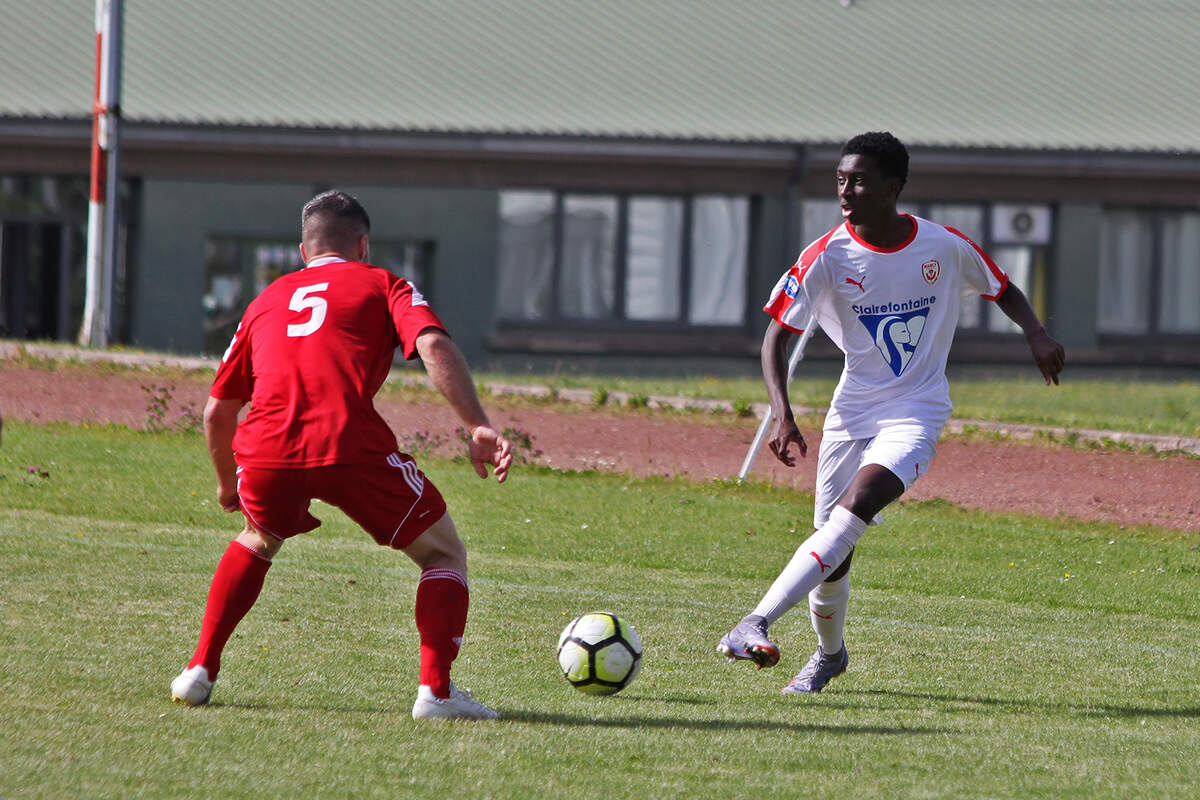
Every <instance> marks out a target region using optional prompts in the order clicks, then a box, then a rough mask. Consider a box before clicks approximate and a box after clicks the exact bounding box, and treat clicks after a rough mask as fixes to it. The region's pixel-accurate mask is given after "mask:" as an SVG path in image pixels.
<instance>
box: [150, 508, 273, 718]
mask: <svg viewBox="0 0 1200 800" xmlns="http://www.w3.org/2000/svg"><path fill="white" fill-rule="evenodd" d="M282 544H283V542H282V541H281V540H278V539H271V538H270V537H267V536H265V535H264V534H263V533H262V532H260V531H258V530H257V529H255V528H254V527H252V526H251V524H250V523H249V522H247V523H246V528H245V529H244V530H243V531H242V532H241V533H240V534H238V536H237V538H235V539H234V540H233V541H231V542H230V543H229V547H227V548H226V549H225V553H224V555H222V556H221V560H220V561H218V562H217V569H216V571H215V572H214V573H213V579H212V584H211V585H210V586H209V589H208V601H207V603H206V604H205V608H204V618H203V621H202V622H201V624H200V639H199V641H198V642H197V643H196V650H195V652H194V653H193V654H192V658H191V660H190V661H188V665H187V668H185V669H184V671H183V672H182V673H181V674H180V675H179V676H178V677H177V678H175V680H174V681H172V682H171V698H172V699H173V700H175V701H177V702H182V703H187V704H188V705H192V706H197V705H203V704H204V703H207V702H208V698H209V695H210V694H211V692H212V685H213V682H214V681H215V680H216V679H217V672H218V671H219V670H220V668H221V653H222V652H223V651H224V649H225V644H226V643H227V642H228V641H229V637H230V636H232V635H233V630H234V628H236V627H237V624H238V623H239V622H241V620H242V617H244V616H246V612H248V611H249V610H250V608H251V607H252V606H253V605H254V603H255V601H256V600H257V599H258V595H259V592H261V591H262V587H263V583H264V581H265V580H266V577H267V570H268V569H269V568H270V567H271V557H272V556H273V555H274V554H275V552H276V551H278V549H279V547H280V545H282Z"/></svg>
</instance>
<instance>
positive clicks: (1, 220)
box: [0, 174, 133, 341]
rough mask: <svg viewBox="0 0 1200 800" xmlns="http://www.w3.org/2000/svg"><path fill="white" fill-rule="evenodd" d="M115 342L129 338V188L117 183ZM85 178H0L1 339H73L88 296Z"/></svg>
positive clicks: (131, 188) (127, 182)
mask: <svg viewBox="0 0 1200 800" xmlns="http://www.w3.org/2000/svg"><path fill="white" fill-rule="evenodd" d="M121 192H122V194H121V202H122V208H123V213H122V218H121V222H122V224H121V230H120V232H119V240H118V243H119V246H118V248H117V263H116V264H115V265H114V275H113V277H114V279H115V280H114V287H113V292H112V297H113V304H114V307H113V308H112V309H111V310H110V313H111V321H112V333H113V336H114V340H116V341H120V340H122V339H124V338H127V332H126V330H125V329H126V327H127V318H126V312H127V303H126V297H125V291H126V288H125V287H126V280H127V274H126V256H127V253H126V247H125V242H126V241H128V238H129V236H128V231H129V226H130V224H131V219H130V215H129V208H130V200H129V197H130V195H131V193H132V192H133V187H132V185H131V184H130V182H129V181H123V182H122V184H121ZM87 218H88V179H87V178H86V177H63V176H54V177H51V176H44V175H10V174H4V175H0V336H9V337H13V338H16V339H59V340H68V341H70V340H74V339H75V337H76V336H77V335H78V333H79V327H80V324H81V322H82V320H83V307H84V301H85V299H86V295H87V275H86V269H85V262H86V259H87V240H86V235H87Z"/></svg>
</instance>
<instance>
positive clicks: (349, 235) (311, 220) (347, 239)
mask: <svg viewBox="0 0 1200 800" xmlns="http://www.w3.org/2000/svg"><path fill="white" fill-rule="evenodd" d="M370 232H371V218H370V217H368V216H367V211H366V209H364V208H363V207H362V204H360V203H359V202H358V201H357V200H355V199H354V198H353V197H351V196H350V195H348V194H346V193H345V192H340V191H337V190H336V189H334V190H331V191H328V192H322V193H321V194H319V195H317V196H316V197H314V198H313V199H312V200H309V201H308V202H307V203H305V204H304V210H303V211H302V212H301V213H300V236H301V244H302V246H303V248H304V252H305V253H306V254H307V257H308V258H315V257H316V256H318V255H323V254H332V253H337V254H339V255H341V256H342V257H343V258H347V259H351V260H353V259H360V258H362V257H363V256H362V254H360V253H359V242H360V241H361V240H362V237H364V236H367V235H368V234H370Z"/></svg>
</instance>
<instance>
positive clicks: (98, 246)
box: [79, 0, 121, 347]
mask: <svg viewBox="0 0 1200 800" xmlns="http://www.w3.org/2000/svg"><path fill="white" fill-rule="evenodd" d="M120 17H121V0H96V84H95V94H94V97H93V105H92V176H91V187H90V191H89V194H88V241H87V269H86V276H87V295H86V297H85V300H84V307H83V324H82V325H80V329H79V343H80V344H81V345H85V346H97V347H104V346H105V345H107V344H108V326H107V318H108V309H107V305H109V303H106V297H107V295H108V294H110V293H111V289H110V288H108V287H106V285H105V281H106V278H108V277H109V276H110V274H111V271H112V270H111V265H106V263H105V262H106V261H107V260H108V259H109V257H110V255H111V253H112V252H113V249H112V245H115V242H113V243H111V244H110V242H109V241H108V240H107V239H108V234H109V233H110V232H111V231H113V230H114V229H115V220H112V219H110V218H109V214H110V212H111V211H112V210H113V206H114V205H115V198H116V191H115V182H116V177H117V176H116V175H115V174H111V173H110V171H109V163H108V161H109V156H110V153H111V151H112V149H113V146H114V144H115V140H116V126H115V121H114V120H113V118H112V115H113V113H114V112H115V111H116V110H117V87H118V85H119V83H120V80H119V73H118V72H115V71H114V70H119V68H120V34H119V30H120ZM113 238H114V239H115V236H114V237H113ZM109 282H110V283H111V279H110V280H109Z"/></svg>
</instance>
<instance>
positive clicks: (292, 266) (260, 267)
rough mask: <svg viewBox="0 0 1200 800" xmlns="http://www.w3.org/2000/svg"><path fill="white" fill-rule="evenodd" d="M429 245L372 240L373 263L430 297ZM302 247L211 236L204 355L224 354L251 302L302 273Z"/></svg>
mask: <svg viewBox="0 0 1200 800" xmlns="http://www.w3.org/2000/svg"><path fill="white" fill-rule="evenodd" d="M432 249H433V248H432V244H431V243H429V242H376V241H372V242H371V253H370V260H371V263H373V264H375V265H376V266H379V267H383V268H384V269H386V270H388V271H389V272H391V273H393V274H395V275H399V276H401V277H403V278H406V279H407V280H408V281H409V282H410V283H412V284H414V285H415V286H416V287H417V288H418V289H419V290H420V291H421V293H422V294H423V295H425V297H426V298H430V297H431V295H430V291H429V290H430V289H431V288H432V287H429V286H426V285H425V284H426V283H427V278H428V277H429V264H430V263H431V261H432ZM303 266H304V263H303V262H302V261H301V260H300V248H299V247H297V246H296V242H295V240H294V239H291V238H288V239H283V238H278V239H240V238H229V237H210V238H209V239H208V241H207V242H205V255H204V271H205V283H206V285H207V287H208V288H207V291H205V293H204V296H203V297H202V298H201V300H200V302H201V305H202V306H203V309H204V351H205V352H206V353H220V352H222V351H224V349H225V347H226V346H227V345H228V344H229V339H230V337H232V336H233V332H234V330H235V329H236V328H237V325H238V323H239V322H240V321H241V319H242V313H243V312H244V311H245V310H246V306H248V305H249V304H250V301H251V300H253V299H254V298H255V297H257V296H258V293H259V292H261V291H262V290H263V289H265V288H266V287H267V284H269V283H270V282H271V281H273V280H275V279H276V278H278V277H280V276H281V275H284V274H285V273H288V272H295V271H296V270H298V269H301V268H302V267H303Z"/></svg>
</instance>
